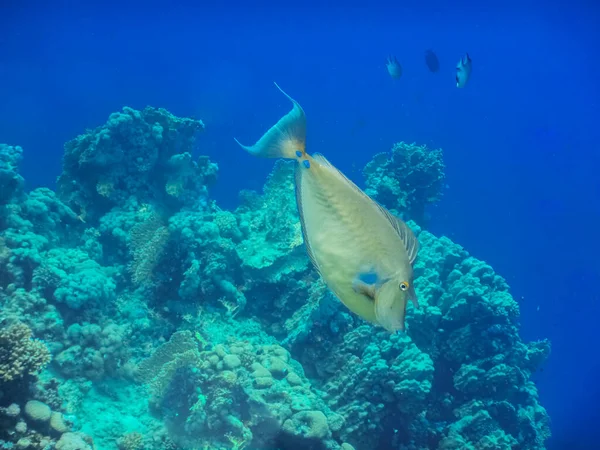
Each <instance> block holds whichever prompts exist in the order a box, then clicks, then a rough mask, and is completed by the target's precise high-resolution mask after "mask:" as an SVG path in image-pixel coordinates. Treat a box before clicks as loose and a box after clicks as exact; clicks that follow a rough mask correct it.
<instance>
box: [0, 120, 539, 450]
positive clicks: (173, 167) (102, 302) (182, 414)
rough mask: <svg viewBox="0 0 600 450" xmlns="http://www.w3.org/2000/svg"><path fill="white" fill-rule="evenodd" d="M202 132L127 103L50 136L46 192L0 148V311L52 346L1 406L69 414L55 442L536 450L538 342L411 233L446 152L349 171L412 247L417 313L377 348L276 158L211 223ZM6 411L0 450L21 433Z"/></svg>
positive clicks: (468, 263) (438, 182) (461, 252)
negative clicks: (81, 127) (391, 214)
mask: <svg viewBox="0 0 600 450" xmlns="http://www.w3.org/2000/svg"><path fill="white" fill-rule="evenodd" d="M203 128H204V126H203V124H202V123H201V122H200V121H197V120H193V119H185V118H178V117H175V116H173V115H172V114H170V113H169V112H167V111H165V110H162V109H155V108H146V109H144V110H142V111H137V110H134V109H132V108H124V110H123V111H122V112H119V113H115V114H113V115H111V117H110V118H109V119H108V121H107V122H106V123H105V124H104V125H102V126H100V127H98V128H96V129H95V130H88V131H87V132H86V133H84V134H82V135H81V136H79V137H77V138H76V139H74V140H72V141H71V142H69V143H67V145H66V146H65V157H64V161H63V163H64V168H63V174H62V175H61V177H60V179H59V188H58V192H59V193H58V195H57V194H54V193H53V192H52V191H51V190H49V189H46V188H39V189H36V190H33V191H31V192H25V191H24V189H23V183H22V179H21V178H20V175H19V174H18V164H19V161H20V160H21V156H22V151H21V149H20V148H19V147H10V146H0V186H2V187H5V186H6V187H7V189H6V190H4V189H3V191H2V195H3V196H2V198H1V199H0V200H1V201H0V307H1V309H0V320H8V321H9V322H12V321H14V319H15V318H19V319H21V320H22V322H23V326H24V327H27V329H28V330H30V331H29V333H30V334H29V335H28V336H30V337H31V336H32V335H35V336H37V337H41V338H43V339H44V340H45V344H44V348H45V349H46V350H47V354H46V353H44V354H46V356H47V357H48V358H49V355H50V353H52V354H53V355H54V358H53V360H52V362H51V363H50V364H49V365H48V366H47V370H44V371H43V372H42V374H41V378H40V379H39V380H38V381H36V380H32V383H34V384H33V385H30V386H23V388H22V390H18V391H14V394H13V393H11V398H10V399H9V398H4V397H3V398H0V412H2V411H5V410H6V411H8V410H9V407H10V406H11V405H10V404H4V403H5V402H6V401H11V402H12V401H13V399H16V400H18V401H19V402H21V403H22V404H25V403H26V402H27V401H29V400H36V401H46V402H47V403H49V404H50V403H52V405H53V406H52V408H53V410H54V409H55V408H56V409H60V408H63V412H64V413H66V412H69V413H73V414H75V417H76V418H78V420H74V424H75V425H74V430H73V431H74V433H71V432H68V433H67V432H65V433H63V434H62V437H61V436H57V435H54V436H46V437H44V439H46V438H47V440H48V443H49V445H54V446H55V447H56V448H58V446H59V444H60V446H62V447H64V448H68V445H71V444H72V443H75V444H74V445H81V446H82V447H83V448H85V447H86V446H89V439H87V438H85V437H84V436H82V435H80V434H76V433H77V432H78V431H77V430H83V431H85V432H86V433H89V434H93V435H94V440H95V442H96V447H97V448H98V449H100V450H105V449H106V450H116V448H117V447H116V446H117V443H118V442H120V443H121V446H124V445H130V446H136V445H138V446H139V445H141V444H140V442H143V445H144V446H145V447H144V448H148V450H156V449H159V448H160V449H162V448H177V445H179V447H180V448H186V447H187V448H189V447H191V446H196V447H198V448H202V446H205V447H206V448H223V449H230V448H232V447H234V448H265V447H266V446H267V445H269V444H270V440H269V439H270V438H272V437H273V436H274V435H275V434H277V433H279V432H289V433H290V434H292V435H295V437H296V438H298V439H310V438H312V439H314V440H317V441H320V442H322V443H323V444H324V445H325V446H326V447H327V448H328V449H331V450H337V449H343V450H351V449H352V448H356V449H357V450H361V449H363V448H376V447H377V446H378V445H387V446H391V447H393V448H396V449H399V450H415V449H420V448H439V449H470V448H473V449H476V448H490V449H491V448H522V449H527V450H537V449H542V448H544V444H545V442H546V440H547V438H548V437H549V435H550V428H549V418H548V415H547V413H546V411H545V409H544V408H543V406H541V404H540V399H539V397H538V393H537V389H536V386H535V385H534V383H533V382H532V381H531V376H532V374H533V372H535V371H536V370H537V369H538V368H539V367H540V365H542V364H543V363H544V361H545V360H546V358H547V357H548V355H549V352H550V345H549V342H547V341H536V342H529V343H526V342H523V340H522V339H521V337H520V336H519V314H520V311H519V305H518V304H517V302H516V301H515V300H514V299H513V297H512V296H511V294H510V289H509V286H508V284H507V282H506V280H504V279H503V278H502V277H501V276H499V275H498V274H496V273H495V271H494V270H493V268H492V267H491V266H489V265H488V264H486V263H484V262H482V261H480V260H478V259H476V258H474V257H472V256H471V255H469V253H468V252H467V251H466V250H465V249H464V248H462V247H461V246H460V245H457V244H456V243H454V242H452V241H451V240H450V239H449V238H447V237H443V236H442V237H437V236H435V235H433V234H432V233H430V232H428V231H427V230H425V229H423V228H421V226H423V225H424V219H425V216H426V207H427V205H429V204H432V203H434V202H436V201H437V200H438V199H439V198H440V197H441V195H442V192H443V188H444V183H445V178H444V177H445V175H444V164H443V160H442V152H441V150H430V149H428V148H426V147H424V146H419V145H416V144H406V143H398V144H396V145H395V146H394V148H393V149H392V150H391V152H387V153H383V154H379V155H376V156H375V157H374V158H373V160H372V161H371V162H370V163H369V164H368V165H367V167H366V168H365V171H364V174H365V176H366V184H367V190H368V192H369V193H370V194H372V195H373V196H374V197H375V198H376V199H377V200H378V201H379V202H381V203H383V204H384V205H385V206H386V207H388V208H389V209H391V210H394V211H395V213H397V214H399V215H402V216H403V217H405V218H407V219H412V220H410V221H409V222H408V223H409V226H411V227H412V228H413V229H414V231H415V233H416V234H417V235H418V238H419V241H420V243H421V246H422V248H421V251H420V253H419V257H418V259H417V262H416V265H415V275H416V279H415V285H416V289H417V292H418V295H419V299H420V303H421V308H420V309H415V308H413V307H411V306H409V308H408V311H407V313H408V314H407V333H406V334H401V335H394V336H390V335H388V334H386V333H384V332H382V330H380V329H377V328H374V327H372V326H371V325H368V324H365V323H364V322H363V321H361V320H360V319H359V318H357V317H356V316H354V315H352V314H350V313H348V312H347V310H345V309H344V308H343V307H341V306H340V304H339V301H338V300H337V299H335V298H334V297H333V295H332V294H331V293H330V292H329V291H328V290H327V289H326V288H325V286H324V284H323V283H322V281H321V280H320V278H319V276H318V274H317V273H316V272H315V271H314V269H313V268H312V267H311V265H310V264H309V261H308V258H307V256H306V251H305V248H304V244H303V242H302V234H301V228H300V224H299V221H298V215H297V210H296V206H295V198H294V184H293V175H294V174H293V172H294V165H293V163H286V162H278V163H277V164H276V167H275V169H274V170H273V171H272V173H271V174H270V176H269V178H268V180H267V182H266V184H265V187H264V189H263V191H262V192H261V193H256V192H243V193H242V194H241V202H240V206H239V207H238V208H237V209H235V210H234V211H226V210H223V209H221V208H219V206H218V205H217V204H216V203H215V202H214V201H212V200H211V199H210V198H209V197H208V187H209V186H210V185H212V183H214V182H215V181H216V174H217V166H216V164H214V163H213V162H211V161H210V160H209V159H208V158H206V157H199V158H197V159H195V160H194V159H193V158H192V157H191V151H192V146H193V143H194V135H195V133H196V132H198V131H201V130H202V129H203ZM157 173H158V174H159V176H156V174H157ZM151 174H152V175H151ZM6 330H7V328H6V327H5V326H4V325H2V328H0V335H3V334H2V333H6ZM28 339H29V338H28ZM24 342H25V343H28V344H31V343H32V342H39V341H35V340H32V339H29V340H26V341H24ZM35 345H37V344H35ZM42 350H43V349H42ZM0 353H1V352H0ZM33 361H38V362H39V361H42V362H44V364H45V363H46V362H47V361H46V360H45V359H44V358H42V359H35V358H34V359H33ZM44 364H40V365H38V364H37V363H36V364H34V365H33V366H35V367H37V369H35V370H34V369H32V371H33V372H36V371H37V370H38V369H42V367H44ZM33 366H32V367H33ZM32 396H35V398H32ZM46 399H47V400H46ZM12 410H14V408H12V409H11V411H12ZM107 411H111V414H107ZM151 413H153V414H151ZM99 415H106V416H107V417H106V418H105V419H103V420H102V421H97V420H96V418H97V416H99ZM108 416H110V418H109V417H108ZM11 420H12V422H11V427H12V428H11V430H12V431H10V433H12V434H10V436H9V435H8V434H6V433H5V434H2V435H0V444H2V445H4V443H5V442H7V443H8V442H9V440H10V439H12V440H13V441H14V442H13V441H10V443H11V444H16V440H15V439H16V438H15V439H13V438H12V437H11V436H19V435H18V433H17V432H16V431H15V429H16V427H17V422H18V421H17V420H16V419H14V418H13V419H11ZM21 428H22V426H21ZM36 432H37V433H43V430H37V431H36ZM136 433H137V434H136ZM140 436H141V438H140Z"/></svg>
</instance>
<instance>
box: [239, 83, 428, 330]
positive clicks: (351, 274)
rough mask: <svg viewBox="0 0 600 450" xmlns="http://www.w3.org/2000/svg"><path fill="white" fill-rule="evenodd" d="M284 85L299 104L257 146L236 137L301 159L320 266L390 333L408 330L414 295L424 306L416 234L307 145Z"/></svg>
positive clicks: (331, 283)
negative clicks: (416, 269)
mask: <svg viewBox="0 0 600 450" xmlns="http://www.w3.org/2000/svg"><path fill="white" fill-rule="evenodd" d="M275 86H277V84H275ZM277 88H278V89H279V90H280V91H281V92H282V93H283V94H284V95H285V96H286V97H287V98H288V99H289V100H290V101H291V102H292V104H293V108H292V110H291V111H290V112H288V113H287V114H286V115H285V116H283V117H282V118H281V119H279V121H278V122H277V123H276V124H275V125H273V126H272V127H271V128H270V129H269V130H268V131H267V132H266V133H265V134H264V135H263V136H262V137H261V138H260V139H259V140H258V141H257V142H256V143H255V144H254V145H252V146H246V145H243V144H241V143H240V142H239V141H238V140H237V139H235V141H236V142H237V143H238V144H239V145H240V146H241V147H242V148H244V149H245V150H246V151H247V152H248V153H250V154H252V155H255V156H259V157H265V158H285V159H293V160H296V161H297V164H296V178H295V186H296V205H297V207H298V212H299V215H300V224H301V227H302V234H303V237H304V243H305V244H306V250H307V253H308V256H309V258H310V260H311V262H312V264H313V265H314V267H315V269H316V270H317V271H318V272H319V274H320V275H321V277H322V278H323V280H324V282H325V283H326V285H327V287H328V288H329V289H330V290H331V291H332V292H333V293H334V294H335V296H336V297H337V298H338V299H339V300H340V301H341V302H342V303H343V304H344V305H346V307H347V308H348V309H349V310H350V311H352V312H354V313H355V314H357V315H359V316H360V317H362V318H364V319H365V320H367V321H369V322H371V323H373V324H375V325H379V326H381V327H383V328H385V329H386V330H388V331H389V332H390V333H395V332H396V331H398V330H402V331H403V330H404V317H405V314H406V305H407V303H408V300H411V301H412V303H413V305H414V306H415V307H418V301H417V295H416V293H415V288H414V286H413V263H414V261H415V259H416V257H417V253H418V251H419V242H418V240H417V238H416V237H415V235H414V234H413V232H412V231H411V229H410V228H409V227H408V226H407V225H406V224H405V223H404V222H403V221H402V220H400V219H398V218H397V217H395V216H393V215H392V214H390V213H389V212H388V211H387V210H386V209H385V208H383V207H382V206H380V205H379V204H378V203H376V202H375V201H374V200H373V199H371V198H370V197H369V196H368V195H367V194H365V193H364V192H363V191H362V190H361V189H360V188H358V187H357V186H356V185H355V184H354V183H353V182H352V181H350V180H349V179H348V178H346V176H345V175H344V174H343V173H342V172H340V171H339V170H338V169H336V168H335V167H334V166H333V165H332V164H331V163H330V162H329V161H328V160H327V159H325V157H324V156H323V155H321V154H319V153H314V154H313V155H312V156H311V155H309V154H308V153H307V152H306V116H305V113H304V110H303V109H302V107H301V106H300V104H299V103H298V102H296V101H295V100H294V99H292V98H291V97H290V96H289V95H287V94H286V93H285V92H283V90H282V89H281V88H280V87H279V86H277Z"/></svg>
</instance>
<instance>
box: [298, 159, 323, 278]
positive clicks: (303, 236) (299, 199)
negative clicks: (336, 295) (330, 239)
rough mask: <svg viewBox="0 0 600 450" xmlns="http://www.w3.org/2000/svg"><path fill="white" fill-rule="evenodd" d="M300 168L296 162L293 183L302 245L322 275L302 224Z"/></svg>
mask: <svg viewBox="0 0 600 450" xmlns="http://www.w3.org/2000/svg"><path fill="white" fill-rule="evenodd" d="M302 170H303V169H302V168H301V167H300V165H299V164H296V173H295V178H296V180H295V181H296V182H295V183H294V184H295V185H296V205H298V215H299V216H300V225H301V228H302V239H304V245H305V246H306V253H307V254H308V258H309V259H310V262H311V263H312V265H313V266H314V268H315V269H316V271H317V272H319V275H321V276H323V274H322V273H321V268H320V267H319V264H318V263H317V260H316V259H315V255H314V253H313V251H312V248H311V246H310V241H309V239H308V236H307V234H306V226H305V224H304V220H303V217H304V213H303V211H302V203H303V202H302Z"/></svg>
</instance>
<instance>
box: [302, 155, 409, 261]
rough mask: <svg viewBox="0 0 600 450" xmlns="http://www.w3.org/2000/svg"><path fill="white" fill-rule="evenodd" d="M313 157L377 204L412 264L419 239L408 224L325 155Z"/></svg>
mask: <svg viewBox="0 0 600 450" xmlns="http://www.w3.org/2000/svg"><path fill="white" fill-rule="evenodd" d="M313 159H314V160H315V161H317V162H318V163H319V164H321V165H322V166H324V167H327V168H328V169H330V170H332V171H333V172H334V173H336V174H337V175H338V176H339V177H341V178H342V179H344V180H345V181H346V183H348V184H349V185H350V186H352V188H353V189H354V190H356V192H357V193H358V194H359V195H361V196H363V197H366V198H368V199H369V200H371V201H372V202H373V203H374V204H375V205H376V206H377V208H379V210H380V211H381V213H382V214H383V215H384V217H385V218H386V219H387V220H388V221H389V222H390V224H391V225H392V226H393V227H394V230H395V231H396V233H398V236H400V239H401V240H402V242H403V243H404V247H405V248H406V251H407V253H408V259H409V261H410V263H411V264H413V263H414V261H415V259H417V253H418V252H419V241H418V240H417V237H416V236H415V234H414V233H413V231H412V230H411V229H410V228H409V226H408V225H406V223H404V221H402V220H401V219H399V218H398V217H396V216H394V215H392V213H390V212H389V211H388V210H387V209H385V208H384V207H383V206H381V205H380V204H379V203H377V202H376V201H375V200H373V199H372V198H371V197H369V196H368V195H367V194H365V193H364V192H363V191H362V190H361V189H360V188H359V187H358V186H357V185H356V184H354V183H353V182H352V181H351V180H350V179H349V178H348V177H347V176H346V175H344V174H343V173H342V172H340V171H339V170H338V169H337V168H336V167H335V166H334V165H333V164H331V163H330V162H329V161H328V160H327V158H325V156H323V155H322V154H320V153H315V154H313ZM297 185H298V183H296V186H297Z"/></svg>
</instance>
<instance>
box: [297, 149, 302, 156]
mask: <svg viewBox="0 0 600 450" xmlns="http://www.w3.org/2000/svg"><path fill="white" fill-rule="evenodd" d="M296 156H297V157H298V158H301V157H302V152H301V151H300V150H296Z"/></svg>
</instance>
